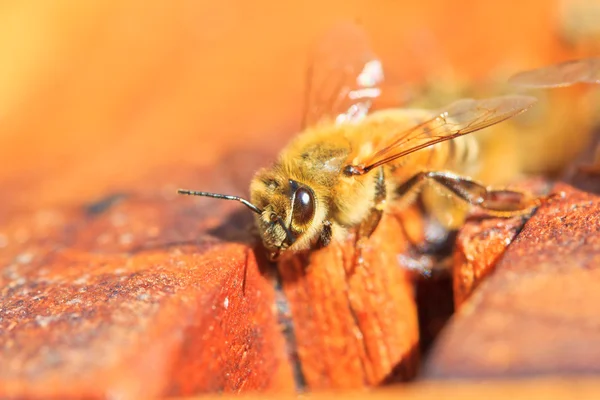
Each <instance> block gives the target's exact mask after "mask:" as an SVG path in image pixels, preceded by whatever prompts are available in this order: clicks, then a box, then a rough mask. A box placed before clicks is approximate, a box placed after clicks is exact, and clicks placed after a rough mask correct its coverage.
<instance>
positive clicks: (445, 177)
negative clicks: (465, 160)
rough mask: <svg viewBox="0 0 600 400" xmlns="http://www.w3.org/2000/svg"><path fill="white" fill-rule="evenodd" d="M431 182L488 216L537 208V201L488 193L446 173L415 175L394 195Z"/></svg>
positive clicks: (512, 193) (503, 191) (513, 193)
mask: <svg viewBox="0 0 600 400" xmlns="http://www.w3.org/2000/svg"><path fill="white" fill-rule="evenodd" d="M425 180H432V181H434V182H436V183H438V184H440V185H442V186H443V187H445V188H446V189H448V190H449V191H450V192H452V193H453V194H454V195H456V196H457V197H459V198H460V199H462V200H464V201H466V202H468V203H469V204H472V205H474V206H478V207H481V208H483V209H484V210H486V212H487V213H489V214H490V215H494V216H498V217H512V216H517V215H523V214H527V213H529V212H531V211H533V209H534V208H536V207H537V206H539V205H540V204H541V201H540V199H539V198H531V197H529V196H527V195H526V194H525V193H524V192H519V191H516V190H508V189H488V188H486V187H485V186H483V185H481V184H480V183H477V182H474V181H472V180H471V179H468V178H464V177H461V176H458V175H455V174H452V173H450V172H436V171H426V172H419V173H418V174H416V175H414V176H413V177H412V178H410V179H408V180H407V181H406V182H404V183H403V184H402V185H400V186H399V187H398V188H397V194H398V195H399V196H404V195H406V194H408V193H409V192H411V191H413V190H417V189H418V187H419V186H420V185H421V184H422V183H423V182H424V181H425Z"/></svg>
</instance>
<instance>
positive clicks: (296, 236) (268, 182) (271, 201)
mask: <svg viewBox="0 0 600 400" xmlns="http://www.w3.org/2000/svg"><path fill="white" fill-rule="evenodd" d="M250 191H251V198H252V201H253V203H254V204H256V205H257V206H258V207H259V208H261V209H262V213H261V214H260V215H257V216H256V222H257V226H258V230H259V232H260V235H261V238H262V241H263V243H264V246H265V247H266V248H267V250H268V252H269V254H271V255H272V256H276V255H278V254H279V253H280V252H281V251H283V250H285V249H287V248H289V247H293V246H294V244H296V243H297V242H298V241H302V239H303V236H304V235H305V233H306V232H307V231H309V230H310V228H311V227H312V226H313V225H314V224H315V216H316V215H317V210H318V202H317V199H316V196H315V193H314V191H313V189H312V188H311V187H309V186H308V185H305V184H302V183H300V182H298V181H295V180H293V179H278V178H276V177H269V176H262V177H261V176H260V175H259V177H258V178H257V179H255V180H254V181H253V185H252V186H251V188H250Z"/></svg>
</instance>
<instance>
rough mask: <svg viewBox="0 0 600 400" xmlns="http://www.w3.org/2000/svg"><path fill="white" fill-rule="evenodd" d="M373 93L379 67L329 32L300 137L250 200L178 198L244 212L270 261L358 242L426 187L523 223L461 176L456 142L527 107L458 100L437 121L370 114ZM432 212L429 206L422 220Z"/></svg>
mask: <svg viewBox="0 0 600 400" xmlns="http://www.w3.org/2000/svg"><path fill="white" fill-rule="evenodd" d="M382 84H383V68H382V64H381V62H380V61H379V59H378V58H377V57H376V56H375V55H374V54H373V53H372V52H371V50H370V47H369V44H368V41H367V40H366V37H365V35H364V33H363V31H362V30H360V29H359V28H357V27H356V26H355V25H342V26H338V27H337V28H335V29H334V30H332V31H330V33H329V34H328V35H327V36H326V37H325V38H324V39H323V40H322V42H321V45H320V46H319V47H317V48H316V52H315V54H313V57H312V64H311V67H310V68H309V79H308V88H307V97H306V105H305V113H304V122H303V130H302V132H301V133H300V134H299V135H298V136H297V137H296V138H295V139H294V140H293V141H292V142H291V143H290V144H289V145H288V146H287V147H286V148H284V149H283V151H281V153H280V154H279V157H278V158H277V160H276V162H275V163H274V164H273V165H271V166H270V167H268V168H264V169H261V170H259V171H258V172H257V173H256V175H255V176H254V178H253V179H252V182H251V184H250V200H246V199H243V198H241V197H238V196H229V195H223V194H216V193H209V192H197V191H190V190H179V193H180V194H187V195H195V196H206V197H213V198H217V199H226V200H235V201H239V202H241V203H242V204H244V205H245V206H247V207H248V208H250V210H252V211H253V212H254V213H255V222H256V226H257V228H258V231H259V233H260V237H261V239H262V242H263V244H264V247H265V248H266V250H267V251H268V254H269V256H270V258H271V259H276V258H277V257H278V256H279V255H280V254H281V253H282V252H284V251H299V250H309V249H315V248H320V247H324V246H327V245H328V244H329V243H330V242H331V241H332V240H341V239H343V238H344V237H345V235H346V234H347V232H348V231H349V230H350V229H356V232H357V235H358V237H359V238H360V239H359V240H362V239H366V238H368V237H369V236H370V235H371V234H372V233H373V232H374V231H375V229H376V228H377V225H378V224H379V221H380V220H381V218H382V215H383V213H384V212H386V211H390V210H391V208H390V206H391V205H392V204H394V205H396V206H398V205H401V206H403V204H404V203H405V202H408V200H409V199H411V198H412V197H413V195H416V194H417V193H418V192H420V191H422V190H424V189H425V188H427V187H429V186H431V185H433V186H437V187H440V188H442V189H444V190H445V191H446V192H447V193H448V194H449V195H451V196H453V197H455V198H456V199H459V200H461V201H462V202H463V203H464V204H467V205H469V206H477V207H480V208H481V209H483V210H485V211H486V212H487V213H489V214H492V215H497V216H502V217H509V216H513V215H519V214H524V213H528V212H530V211H531V210H532V209H533V208H534V207H536V206H537V205H538V204H539V202H538V199H536V198H533V197H531V196H529V195H527V194H526V193H522V192H519V191H514V190H508V189H495V188H489V187H486V186H485V185H483V184H482V183H479V182H477V181H475V180H473V179H472V178H470V177H467V176H466V174H465V173H466V172H468V171H469V170H470V167H472V164H473V163H474V162H475V161H476V141H474V140H473V139H472V138H473V137H472V136H465V135H468V134H469V133H472V132H475V131H478V130H480V129H483V128H486V127H488V126H490V125H494V124H497V123H499V122H501V121H504V120H506V119H508V118H511V117H513V116H515V115H517V114H519V113H522V112H524V111H525V110H527V109H528V108H529V107H531V106H532V105H533V104H534V103H535V102H536V99H535V98H534V97H531V96H524V95H507V96H501V97H493V98H487V99H461V100H458V101H456V102H454V103H452V104H450V105H448V106H446V107H444V108H443V109H441V110H438V111H433V110H424V109H408V108H390V109H383V110H379V111H373V112H372V113H369V111H370V110H371V108H372V107H373V103H374V101H375V100H376V99H377V98H378V97H379V96H380V95H381V93H382ZM442 197H443V196H442ZM436 208H437V207H436V203H433V207H432V208H431V211H432V212H434V213H435V211H436ZM440 208H441V209H444V207H440Z"/></svg>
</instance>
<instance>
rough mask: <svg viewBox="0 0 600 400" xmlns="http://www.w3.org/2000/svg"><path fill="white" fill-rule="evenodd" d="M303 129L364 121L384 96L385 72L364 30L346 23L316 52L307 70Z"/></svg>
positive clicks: (339, 26)
mask: <svg viewBox="0 0 600 400" xmlns="http://www.w3.org/2000/svg"><path fill="white" fill-rule="evenodd" d="M307 72H308V76H307V90H306V98H305V106H304V116H303V122H302V125H303V128H305V127H307V126H312V125H315V124H318V123H319V122H322V121H325V120H327V121H329V122H335V123H344V122H355V121H358V120H360V119H362V118H363V117H364V116H365V115H366V114H367V112H368V111H369V109H370V108H371V105H372V103H373V100H374V99H375V98H377V97H378V96H379V95H380V94H381V87H380V85H381V83H382V82H383V68H382V65H381V62H380V61H379V59H378V58H377V57H376V56H375V54H374V53H373V52H372V51H371V47H370V44H369V41H368V39H367V36H366V34H365V33H364V31H363V30H362V29H360V28H359V27H357V26H356V25H354V24H351V23H343V24H339V25H337V26H336V27H335V28H333V29H331V30H330V31H329V32H328V33H327V34H326V35H325V36H324V37H323V38H322V39H321V41H320V42H319V45H318V46H317V47H316V48H315V49H314V53H313V54H312V57H311V62H310V65H309V68H308V71H307Z"/></svg>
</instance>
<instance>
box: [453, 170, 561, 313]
mask: <svg viewBox="0 0 600 400" xmlns="http://www.w3.org/2000/svg"><path fill="white" fill-rule="evenodd" d="M513 188H516V189H520V190H523V191H524V192H526V193H530V194H531V195H532V196H539V198H541V199H542V198H544V196H545V195H547V194H548V191H549V189H550V186H549V183H548V182H547V181H545V180H543V179H530V180H527V181H524V182H521V183H519V184H518V185H513ZM528 218H529V215H525V216H520V217H514V218H508V219H506V218H484V219H477V218H475V219H472V220H470V221H467V223H466V224H465V226H464V227H462V228H461V229H460V231H459V233H458V236H457V239H456V247H455V249H454V255H453V257H454V259H453V268H452V269H453V273H452V275H453V289H454V304H455V306H456V308H459V307H460V306H461V304H462V303H463V302H464V301H465V300H466V299H467V298H468V297H469V296H470V295H471V293H472V292H473V290H474V289H475V288H476V287H477V286H478V285H479V283H481V281H482V280H483V279H484V278H486V277H487V276H488V275H489V274H490V273H491V272H492V271H493V270H494V268H495V266H496V263H497V262H498V261H499V260H500V259H501V257H502V255H503V254H504V252H505V251H506V249H507V247H508V246H509V245H510V244H511V242H512V241H513V239H514V238H515V237H516V236H517V234H518V233H519V232H520V230H521V229H522V228H523V225H524V224H525V222H526V221H527V219H528Z"/></svg>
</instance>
